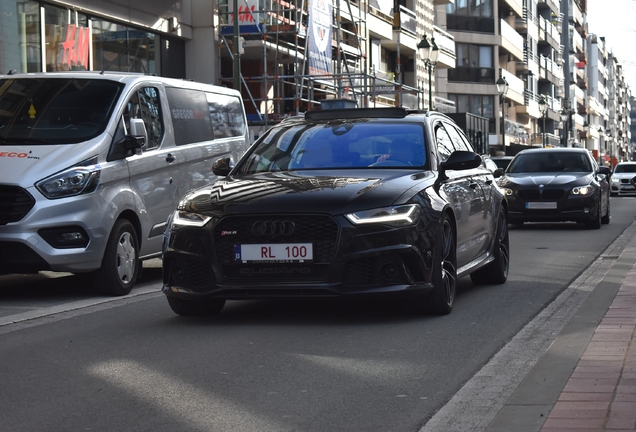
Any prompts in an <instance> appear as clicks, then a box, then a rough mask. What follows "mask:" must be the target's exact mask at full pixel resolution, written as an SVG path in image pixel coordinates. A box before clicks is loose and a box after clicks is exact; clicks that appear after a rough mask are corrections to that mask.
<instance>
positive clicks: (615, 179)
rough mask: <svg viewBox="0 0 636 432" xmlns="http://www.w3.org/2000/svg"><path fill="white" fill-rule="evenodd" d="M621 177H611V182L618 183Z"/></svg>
mask: <svg viewBox="0 0 636 432" xmlns="http://www.w3.org/2000/svg"><path fill="white" fill-rule="evenodd" d="M620 182H621V179H618V178H616V177H612V183H620Z"/></svg>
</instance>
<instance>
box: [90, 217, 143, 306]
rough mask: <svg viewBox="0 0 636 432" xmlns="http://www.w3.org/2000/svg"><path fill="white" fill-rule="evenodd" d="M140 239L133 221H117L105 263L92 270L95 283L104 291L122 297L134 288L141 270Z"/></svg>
mask: <svg viewBox="0 0 636 432" xmlns="http://www.w3.org/2000/svg"><path fill="white" fill-rule="evenodd" d="M138 252H139V241H138V240H137V231H136V230H135V227H134V226H133V224H131V223H130V222H129V221H128V220H126V219H119V220H118V221H117V222H115V226H113V230H112V231H111V233H110V237H109V238H108V243H106V250H105V251H104V258H102V266H101V268H100V269H99V270H96V271H95V272H93V274H92V276H93V285H94V286H95V288H96V289H97V290H98V291H99V292H100V293H102V294H105V295H110V296H123V295H126V294H128V293H130V291H131V290H132V288H133V286H134V285H135V281H136V280H137V275H138V273H139V253H138Z"/></svg>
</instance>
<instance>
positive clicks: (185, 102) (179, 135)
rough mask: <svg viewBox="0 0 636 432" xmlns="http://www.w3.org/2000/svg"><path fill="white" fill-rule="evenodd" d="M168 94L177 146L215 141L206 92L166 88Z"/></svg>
mask: <svg viewBox="0 0 636 432" xmlns="http://www.w3.org/2000/svg"><path fill="white" fill-rule="evenodd" d="M166 94H167V95H168V105H170V117H171V118H172V126H173V127H174V143H175V144H176V145H178V146H179V145H185V144H191V143H196V142H203V141H212V140H213V139H214V132H213V130H212V120H211V118H210V109H209V108H208V101H207V98H206V96H205V93H204V92H202V91H199V90H189V89H182V88H175V87H166Z"/></svg>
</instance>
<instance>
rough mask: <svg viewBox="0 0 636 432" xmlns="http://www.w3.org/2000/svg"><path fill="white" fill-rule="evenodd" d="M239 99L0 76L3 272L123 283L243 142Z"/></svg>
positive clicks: (164, 86)
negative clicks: (88, 276) (182, 204)
mask: <svg viewBox="0 0 636 432" xmlns="http://www.w3.org/2000/svg"><path fill="white" fill-rule="evenodd" d="M248 137H249V133H248V128H247V120H246V116H245V109H244V107H243V103H242V100H241V96H240V94H239V93H238V92H237V91H235V90H231V89H227V88H225V87H220V86H214V85H208V84H201V83H195V82H191V81H182V80H177V79H169V78H161V77H155V76H148V75H140V74H126V73H99V72H65V73H41V74H12V75H0V274H8V273H34V272H38V271H43V270H49V271H55V272H72V273H88V272H91V273H92V275H93V281H94V285H95V286H96V287H97V288H98V289H99V290H100V291H101V292H102V293H105V294H109V295H125V294H128V293H129V292H130V290H131V289H132V287H133V285H134V283H135V280H136V278H137V276H138V274H139V271H140V269H141V261H142V260H144V259H149V258H154V257H158V256H160V253H161V243H162V237H163V231H164V227H165V225H166V221H167V219H168V216H169V215H170V214H171V213H172V211H173V210H174V209H175V208H176V206H177V204H178V202H179V200H180V198H181V197H182V196H183V195H184V194H185V193H186V192H187V191H189V190H190V189H193V188H196V187H199V186H202V185H204V184H207V183H209V182H210V181H211V179H213V178H214V177H215V176H214V174H213V173H212V164H213V162H214V161H215V160H216V159H218V158H220V157H229V158H231V159H232V160H233V161H236V160H238V158H239V157H240V155H241V154H242V153H243V152H244V151H245V150H246V149H247V146H248V139H249V138H248Z"/></svg>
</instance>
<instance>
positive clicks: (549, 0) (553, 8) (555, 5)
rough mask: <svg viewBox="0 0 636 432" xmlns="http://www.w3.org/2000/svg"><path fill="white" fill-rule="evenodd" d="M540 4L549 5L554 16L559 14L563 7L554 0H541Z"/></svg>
mask: <svg viewBox="0 0 636 432" xmlns="http://www.w3.org/2000/svg"><path fill="white" fill-rule="evenodd" d="M538 3H539V4H541V3H545V4H546V5H548V7H549V8H550V10H551V11H552V13H554V14H558V13H560V12H561V6H560V3H557V2H556V1H554V0H539V1H538Z"/></svg>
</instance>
